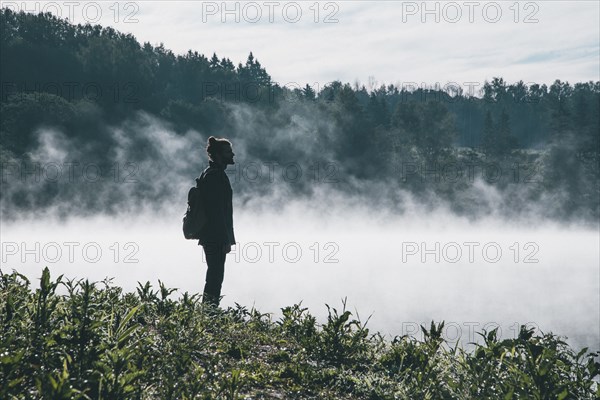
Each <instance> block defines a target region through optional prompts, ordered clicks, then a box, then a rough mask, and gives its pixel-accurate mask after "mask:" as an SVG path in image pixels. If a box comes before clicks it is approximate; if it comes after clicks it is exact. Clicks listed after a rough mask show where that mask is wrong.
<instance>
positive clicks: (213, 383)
mask: <svg viewBox="0 0 600 400" xmlns="http://www.w3.org/2000/svg"><path fill="white" fill-rule="evenodd" d="M0 274H1V272H0ZM61 285H62V286H64V287H65V288H66V291H65V294H64V295H59V294H58V293H57V288H58V287H59V286H61ZM138 285H139V286H138V288H137V291H136V292H135V293H124V292H123V290H122V289H121V288H119V287H116V286H114V285H112V284H111V282H110V280H105V281H103V282H96V283H91V282H89V281H87V280H79V281H74V280H68V279H63V277H62V276H60V277H58V278H56V279H55V280H52V279H51V277H50V272H49V270H48V269H47V268H46V269H44V270H43V272H42V277H41V279H40V286H39V288H37V289H35V290H32V289H31V287H30V282H29V281H28V280H27V278H26V277H25V276H23V275H21V274H19V273H18V272H12V273H11V274H1V277H0V288H1V290H0V318H1V319H2V326H1V328H0V368H1V369H0V399H52V400H60V399H103V400H120V399H160V400H170V399H182V400H183V399H244V398H247V399H250V398H251V399H505V400H509V399H561V400H562V399H577V400H580V399H595V398H598V396H599V395H600V389H598V384H597V381H598V377H599V376H600V375H599V374H600V372H599V371H600V364H599V363H598V362H597V361H596V360H597V357H598V353H594V352H588V349H583V350H581V351H579V352H575V351H574V350H572V349H571V348H570V347H569V346H568V345H567V344H566V343H565V342H564V341H562V340H561V339H560V337H558V336H555V335H553V334H551V333H548V334H544V335H536V334H535V332H534V331H533V330H530V329H527V328H526V327H524V326H522V327H521V331H520V333H519V335H518V337H517V338H515V339H506V340H499V339H498V338H497V336H496V331H495V330H494V331H490V332H481V333H480V335H481V336H482V338H483V340H482V343H481V344H477V345H475V349H474V350H473V351H470V352H467V351H465V350H463V349H462V348H460V347H458V346H456V347H454V348H452V347H450V346H448V344H447V343H445V341H444V339H443V337H442V334H441V333H442V330H443V326H444V323H443V322H441V323H439V324H436V323H434V322H432V323H431V326H430V327H429V328H428V329H427V328H425V327H422V330H423V334H424V336H423V338H424V339H423V340H417V339H415V338H412V337H408V336H399V337H396V338H394V339H393V340H391V341H390V340H385V339H384V337H383V336H382V335H381V334H379V333H371V332H370V331H369V330H368V329H367V328H366V326H365V324H364V323H362V322H361V321H360V320H358V319H355V318H354V317H353V314H352V313H351V312H350V311H347V310H346V304H345V303H343V305H342V309H341V310H340V311H338V310H337V309H335V308H333V307H329V306H327V308H328V311H329V313H328V314H329V315H328V318H327V321H326V322H325V323H324V324H318V323H317V321H316V319H315V318H314V317H313V316H312V315H311V314H310V313H309V311H308V310H307V309H306V308H302V306H301V305H300V304H296V305H293V306H290V307H285V308H283V309H282V312H283V316H282V317H281V319H279V320H277V321H272V319H271V316H270V315H269V314H262V313H260V312H259V311H258V310H255V309H251V310H248V309H247V308H245V307H243V306H240V305H236V307H235V308H228V309H226V310H221V309H216V310H215V309H210V308H205V307H203V306H202V304H201V303H200V302H199V300H200V299H199V296H198V295H197V294H189V293H187V292H186V293H184V294H183V295H182V296H180V298H179V299H178V300H174V299H171V297H173V292H174V289H169V288H167V287H165V286H164V285H163V284H162V283H161V282H160V281H159V286H158V287H157V288H153V287H152V286H151V285H150V283H146V284H144V285H142V284H138Z"/></svg>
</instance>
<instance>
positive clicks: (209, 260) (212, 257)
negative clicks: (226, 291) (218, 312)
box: [202, 244, 226, 306]
mask: <svg viewBox="0 0 600 400" xmlns="http://www.w3.org/2000/svg"><path fill="white" fill-rule="evenodd" d="M202 247H203V248H204V255H205V256H206V264H207V266H208V269H207V270H206V284H205V285H204V295H203V297H202V303H205V304H212V305H214V306H218V305H219V301H220V300H221V285H222V284H223V275H224V273H225V256H226V254H225V253H224V252H223V245H222V244H218V245H213V244H211V245H208V244H206V245H204V246H202Z"/></svg>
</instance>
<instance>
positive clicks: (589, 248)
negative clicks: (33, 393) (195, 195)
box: [0, 105, 600, 349]
mask: <svg viewBox="0 0 600 400" xmlns="http://www.w3.org/2000/svg"><path fill="white" fill-rule="evenodd" d="M286 106H288V105H286ZM231 107H234V106H231ZM235 107H237V106H235ZM290 107H291V106H290ZM301 107H303V106H301V105H297V106H296V109H294V112H295V114H294V117H293V118H291V119H290V127H289V129H281V130H277V131H271V132H269V134H270V136H269V138H270V139H269V140H267V139H264V138H261V127H264V126H265V122H264V121H262V122H261V117H260V115H258V113H257V114H250V113H249V112H248V110H247V109H244V108H243V107H241V106H240V107H239V109H237V110H236V112H235V115H237V117H238V120H236V121H233V122H232V124H233V126H234V127H235V129H234V130H233V132H235V135H234V138H233V143H234V152H235V153H236V159H237V164H236V166H234V167H233V168H230V179H231V181H232V186H233V191H234V227H235V232H236V239H237V241H238V244H237V246H235V247H234V251H233V252H232V253H231V254H230V255H229V256H228V258H227V261H226V266H225V268H226V271H225V281H224V284H223V295H224V296H225V297H224V299H223V302H222V305H223V306H234V305H235V304H236V303H238V304H241V305H243V306H246V307H248V308H250V307H256V308H257V309H258V310H260V311H261V312H263V313H272V314H273V318H275V319H276V318H278V316H279V315H280V309H281V308H282V307H285V306H289V305H292V304H295V303H298V302H302V304H303V306H305V307H308V308H309V310H310V312H311V313H312V314H313V315H316V316H317V317H318V320H319V321H321V322H323V321H324V319H325V317H326V315H327V314H326V313H327V309H326V307H325V304H329V305H330V306H332V307H335V308H337V309H338V310H339V309H340V308H341V307H342V299H345V298H347V303H346V304H347V307H348V309H349V310H350V311H353V312H357V313H358V315H359V316H360V319H361V320H362V321H366V320H367V319H368V318H369V317H370V319H369V322H368V325H367V326H368V327H370V328H371V330H373V331H380V332H381V333H382V334H385V335H388V337H393V336H395V335H402V334H413V333H417V337H418V330H417V327H418V325H419V324H427V325H428V324H429V323H430V321H431V320H434V321H436V322H440V321H442V320H444V321H446V326H447V327H448V329H447V330H446V331H445V333H444V334H445V337H446V338H447V339H449V340H450V341H453V340H456V339H457V338H458V337H459V336H460V337H461V341H462V343H463V344H464V345H465V346H467V343H468V342H470V341H474V340H477V337H476V336H475V335H474V334H473V332H474V331H481V330H482V329H483V328H486V329H488V330H490V329H493V328H494V327H496V326H499V327H500V329H501V332H499V333H500V336H501V337H503V338H509V337H514V336H515V334H516V333H517V332H518V327H517V326H518V325H520V324H527V323H529V324H533V325H534V326H537V327H538V328H539V329H540V330H541V331H543V332H550V331H552V332H553V333H555V334H560V335H564V336H567V337H568V338H569V339H568V342H569V343H570V344H572V345H573V346H575V347H583V346H589V347H591V348H592V349H598V348H600V343H599V341H600V294H599V293H600V276H599V269H598V265H600V255H599V251H600V250H599V240H600V238H599V232H598V226H597V222H591V221H589V220H588V221H587V223H579V222H573V221H572V222H569V223H567V222H557V221H554V220H552V219H549V218H543V217H542V216H544V215H547V214H548V213H547V212H546V211H547V208H548V206H549V205H552V204H553V202H557V201H558V200H559V199H560V198H561V193H560V192H557V193H548V194H544V195H542V196H541V197H540V201H539V202H538V203H535V204H531V203H527V204H526V203H525V202H523V203H519V191H518V190H511V191H508V190H507V191H505V192H498V190H497V189H495V188H493V187H492V186H490V185H488V184H486V183H485V182H483V181H482V180H480V179H479V180H475V182H473V184H471V185H467V186H465V188H464V191H463V190H462V189H461V190H457V193H459V194H460V196H458V197H457V198H456V202H458V203H460V206H461V207H460V208H461V209H462V210H463V212H462V213H461V214H460V215H458V214H457V213H456V212H454V211H451V210H452V209H453V208H452V207H451V206H450V205H449V204H446V203H444V201H442V200H440V199H436V198H431V199H430V201H423V197H418V198H417V197H414V195H413V194H411V192H410V191H408V190H403V189H402V188H399V187H398V186H395V185H388V184H386V182H385V181H369V180H359V179H356V178H354V177H351V176H346V175H344V171H343V170H342V169H336V168H337V167H339V165H341V164H337V163H336V162H337V160H335V159H332V154H331V153H330V152H329V151H328V150H327V147H323V146H322V143H321V142H319V141H318V140H317V139H316V137H317V134H316V132H319V134H320V135H325V136H327V135H328V132H329V133H330V132H333V131H335V129H337V128H336V127H335V126H333V125H332V124H331V123H330V122H328V121H327V120H324V119H320V118H318V115H317V116H315V115H310V112H309V111H310V110H303V109H301ZM281 112H282V113H284V114H285V113H289V112H290V111H289V110H287V111H281ZM273 118H277V116H275V117H273ZM90 135H91V133H90ZM207 136H208V132H195V131H188V132H185V133H175V132H174V131H173V130H172V128H171V127H170V126H169V125H168V124H166V123H164V122H162V121H160V120H159V119H157V118H155V117H152V116H150V115H148V114H145V113H140V114H138V115H136V116H135V117H133V118H132V119H131V120H130V121H127V122H126V123H124V124H122V125H120V126H106V127H105V128H104V130H103V131H102V132H100V133H98V137H97V138H96V139H94V140H90V138H87V139H85V138H84V139H81V140H78V139H76V138H68V137H66V136H65V134H63V133H62V132H61V131H60V130H58V129H54V128H51V127H41V128H40V129H39V130H38V132H37V138H38V145H37V147H36V148H34V149H32V151H31V153H30V154H28V157H29V161H30V163H29V164H28V165H27V166H25V165H24V164H21V163H19V162H17V161H14V160H12V161H11V160H8V161H7V162H3V165H2V167H3V169H2V183H3V185H2V186H3V188H2V190H3V194H2V199H1V204H0V210H1V212H2V224H1V241H2V260H1V268H2V271H3V273H7V272H10V271H11V270H12V269H16V270H17V271H18V272H20V273H23V274H25V275H26V276H27V277H28V278H29V279H30V280H31V281H32V285H33V286H34V287H35V286H37V284H38V280H37V279H38V278H39V277H40V276H41V271H42V268H43V267H44V266H48V267H49V268H50V270H51V273H52V275H53V276H54V277H56V276H58V275H59V274H64V275H65V277H66V278H83V279H90V280H92V281H100V280H102V279H104V278H106V277H113V278H114V283H115V284H117V285H120V286H122V287H123V288H124V289H125V290H126V291H134V290H135V288H136V286H137V282H146V281H150V282H151V283H152V284H153V285H154V286H155V287H156V286H157V285H158V280H159V279H160V280H161V281H162V282H164V283H165V285H166V286H168V287H174V288H178V292H177V293H178V294H182V293H183V292H185V291H188V292H193V293H197V292H201V291H202V289H203V285H204V274H205V271H206V264H205V263H203V259H202V249H201V247H199V246H198V245H197V244H196V243H195V242H194V241H190V240H185V239H184V237H183V234H182V229H181V225H182V224H181V219H182V217H183V213H184V211H185V208H186V193H187V190H188V189H189V187H190V186H192V185H193V184H194V177H195V176H197V175H199V173H200V171H201V170H202V167H203V164H206V160H205V154H204V150H203V147H204V145H205V143H206V138H207ZM107 143H110V145H109V144H107ZM278 151H280V152H281V153H282V154H283V155H280V156H279V157H275V156H272V155H273V154H277V152H278ZM257 155H260V156H261V157H257ZM269 156H272V157H269ZM272 160H276V161H277V162H278V164H276V165H275V164H269V162H271V161H272ZM327 160H329V161H328V162H329V164H323V161H327ZM257 165H258V168H259V169H260V170H261V172H260V174H256V170H255V169H253V168H255V167H256V166H257ZM290 165H291V166H293V168H291V169H288V170H286V166H290ZM270 166H273V168H274V169H272V170H269V168H270ZM315 166H316V167H317V168H318V170H317V173H316V172H315V169H314V167H315ZM330 166H333V170H328V169H327V168H328V167H330ZM322 167H323V168H324V169H322V170H321V169H320V168H322ZM269 171H271V172H272V174H270V173H269ZM299 171H301V172H302V173H299ZM332 171H333V172H334V173H333V174H332V173H331V172H332ZM286 173H289V174H291V175H286ZM315 173H316V175H315ZM290 176H291V178H290ZM315 176H317V177H318V179H316V178H315ZM328 178H332V179H328ZM463 183H464V182H459V183H458V184H463ZM517 189H518V188H517ZM515 202H516V204H518V205H519V209H517V210H515V209H514V207H513V208H512V209H511V208H510V207H507V204H509V205H510V204H515ZM513 211H514V213H513Z"/></svg>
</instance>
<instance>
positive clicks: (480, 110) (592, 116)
mask: <svg viewBox="0 0 600 400" xmlns="http://www.w3.org/2000/svg"><path fill="white" fill-rule="evenodd" d="M0 23H1V32H0V36H1V43H0V46H1V52H2V61H1V64H0V73H1V77H2V86H1V93H0V112H1V114H2V119H1V122H0V135H1V139H2V140H1V148H0V159H1V162H2V184H3V191H2V195H1V196H2V198H1V200H2V209H3V211H5V212H6V215H7V216H8V217H10V216H14V215H17V214H18V213H20V212H23V211H25V210H32V209H33V210H43V209H46V208H48V207H54V206H57V205H58V204H63V203H65V201H66V200H68V199H69V198H72V196H73V194H74V193H76V194H77V196H79V197H80V198H81V199H82V202H80V203H78V204H77V205H69V206H66V207H67V208H66V209H65V212H73V213H76V212H80V213H85V212H98V211H100V212H115V210H117V209H121V210H122V209H127V206H128V204H130V203H131V202H134V203H135V202H140V201H141V202H150V203H152V204H161V202H164V201H167V197H165V192H168V191H170V189H172V188H171V187H166V186H165V187H156V186H157V185H158V186H160V185H159V184H158V183H157V184H156V185H155V186H152V185H149V184H147V182H148V181H150V180H151V176H152V174H151V173H150V172H149V171H147V169H145V168H146V167H147V165H148V164H144V162H146V161H149V160H150V159H152V160H153V162H154V161H156V160H160V159H161V157H162V158H164V157H165V155H164V154H162V153H161V152H162V149H161V146H159V145H158V144H157V143H156V138H154V139H153V138H151V137H150V136H149V135H147V134H146V133H144V130H146V131H147V128H148V126H149V125H153V124H154V125H156V124H155V122H153V121H160V124H164V125H163V126H164V127H165V129H166V130H168V131H169V132H171V133H172V134H173V135H175V136H174V137H179V138H188V137H189V136H188V135H189V133H190V132H192V133H194V134H195V135H196V136H195V137H194V138H195V139H194V140H192V141H189V142H185V146H188V147H189V149H187V150H188V152H190V153H194V154H195V157H196V158H200V157H201V156H202V154H201V153H202V152H201V150H202V147H203V145H204V143H205V140H206V138H207V137H208V136H209V135H216V136H225V137H228V138H230V139H231V140H232V142H233V143H234V147H235V146H236V143H237V144H243V146H238V148H243V153H241V154H239V158H240V159H242V160H243V162H242V163H241V165H240V166H239V168H240V170H239V171H238V172H240V171H242V172H243V168H244V167H245V166H247V165H248V164H250V163H257V162H259V163H261V164H260V165H262V166H265V165H270V164H273V163H276V164H277V165H284V166H286V165H289V164H291V163H298V164H297V165H304V166H305V167H306V165H309V167H306V168H307V169H306V170H304V171H305V172H306V171H308V169H311V168H313V167H314V166H317V167H316V169H319V170H320V171H317V172H321V174H315V175H319V177H320V178H319V179H318V181H319V183H324V182H323V181H327V182H325V183H329V184H330V186H331V187H332V188H334V189H335V190H337V191H340V192H341V193H352V194H356V195H358V196H365V198H372V197H374V196H375V197H377V198H378V200H377V201H384V200H382V199H385V202H386V206H391V207H392V208H393V207H399V208H401V207H400V206H398V204H399V203H401V200H398V198H399V197H398V195H397V193H399V192H402V193H405V194H409V195H410V196H411V197H412V198H415V199H417V200H418V201H420V202H423V203H425V204H429V203H434V202H438V201H440V200H441V201H443V202H444V203H445V204H446V205H447V206H448V207H449V209H451V210H452V211H453V212H456V213H458V214H464V215H468V216H475V217H476V216H478V215H482V214H487V213H490V212H496V211H497V212H499V213H500V214H501V215H504V216H506V217H507V218H510V217H520V216H522V215H523V214H527V215H531V214H533V215H536V216H540V217H543V218H550V219H559V220H572V221H584V222H590V221H592V222H593V221H595V220H596V219H597V218H598V217H599V216H600V210H599V206H598V200H599V198H600V197H599V194H600V189H599V186H598V178H599V176H600V168H599V165H600V162H599V161H600V157H599V148H600V142H599V138H600V82H577V83H574V84H571V83H569V82H563V81H561V80H559V79H557V80H556V81H555V82H554V83H552V84H551V85H549V86H548V85H546V84H537V83H524V82H522V81H519V82H515V83H508V82H506V81H505V80H504V79H503V78H501V77H495V78H493V79H492V80H491V81H486V82H482V84H481V85H480V87H479V88H478V90H476V91H475V92H474V93H469V91H468V90H465V88H464V87H459V86H453V85H450V86H448V85H446V86H445V88H440V87H436V86H435V85H431V86H430V87H423V86H422V85H421V86H420V87H415V86H410V85H409V86H406V85H404V86H402V87H398V86H396V85H393V84H389V85H381V86H379V87H373V88H371V89H369V90H367V88H365V86H364V85H360V84H358V83H355V84H350V83H343V82H340V81H334V82H330V83H328V84H326V85H324V86H323V87H320V88H319V87H314V86H310V85H308V84H296V83H294V84H290V83H285V84H284V83H281V82H279V83H278V82H274V81H273V80H272V78H271V76H270V75H269V73H268V72H267V70H266V69H265V67H264V66H263V65H262V64H261V63H260V62H259V61H258V59H257V57H255V55H254V54H253V53H250V54H249V55H248V58H247V60H246V61H245V63H238V65H235V64H234V62H233V61H232V60H230V59H229V58H227V57H219V56H217V55H216V54H213V55H212V56H205V55H203V54H200V53H198V52H197V51H193V50H189V51H188V52H187V53H185V54H179V55H176V54H174V53H173V52H172V51H170V50H168V49H166V48H165V47H164V45H163V44H160V45H152V44H150V43H143V44H141V43H139V42H138V41H137V39H136V38H135V37H134V36H132V35H131V34H124V33H121V32H118V31H116V30H114V29H113V28H110V27H102V26H100V25H94V26H93V25H89V24H86V25H81V24H80V25H73V24H71V23H70V22H69V21H67V20H63V19H59V18H56V17H54V16H52V15H51V14H49V13H48V14H38V15H34V14H27V13H23V12H20V13H15V12H13V11H11V10H8V9H2V10H1V11H0ZM349 67H350V66H349ZM40 129H42V130H46V131H48V130H49V131H50V132H54V133H53V134H55V135H58V136H56V137H60V141H61V142H64V143H69V144H70V145H71V146H72V147H73V148H75V149H77V151H78V153H77V157H79V158H78V160H84V159H85V160H93V162H95V163H97V165H99V166H100V168H104V167H106V168H110V166H111V165H113V164H114V163H115V160H116V159H115V157H114V154H116V153H119V152H120V151H121V152H122V150H123V146H125V145H124V142H126V143H127V144H126V146H128V147H127V149H126V152H127V155H126V160H127V161H126V162H125V161H123V160H124V159H120V162H121V161H122V162H123V163H127V164H128V165H129V166H131V165H135V169H136V174H137V177H138V178H140V179H139V180H138V185H137V187H136V189H135V190H131V189H128V190H127V191H124V190H123V189H121V188H119V190H115V187H114V185H112V186H111V185H108V184H106V185H101V184H99V183H98V182H95V186H94V187H95V188H96V189H95V190H98V191H104V190H109V191H110V192H111V195H110V196H109V197H110V198H111V200H110V202H102V203H99V202H97V201H95V200H94V197H86V195H85V194H83V193H82V192H83V191H85V190H83V188H84V187H85V184H86V183H89V182H84V181H85V179H82V182H81V185H73V184H72V183H73V182H72V181H69V182H66V183H68V184H69V185H68V187H67V185H66V183H65V182H63V181H61V180H52V179H41V180H40V179H37V178H38V177H37V176H36V177H35V178H36V179H35V180H36V182H35V183H36V184H35V185H34V186H35V187H34V188H33V189H32V185H31V184H29V183H31V182H30V181H31V179H29V178H31V177H28V176H24V175H28V174H29V175H32V174H33V175H35V174H37V172H35V168H37V167H39V165H38V166H37V167H36V166H35V165H34V164H35V163H36V162H39V157H38V158H36V157H34V156H32V155H35V154H36V151H37V152H38V153H39V151H40V149H41V147H40V146H41V145H40V143H42V142H43V140H42V139H40V137H41V136H43V135H41V133H40V132H41V131H40ZM116 131H118V132H119V134H115V132H116ZM56 132H59V133H56ZM122 135H125V137H126V138H127V141H125V140H124V139H123V137H122ZM56 137H55V139H56ZM153 140H154V142H153ZM36 149H37V150H36ZM185 150H186V149H185V148H184V151H185ZM186 159H187V157H186ZM63 161H64V160H63ZM244 163H245V164H244ZM303 163H304V164H303ZM192 164H193V163H192ZM32 165H33V166H32ZM152 165H155V164H152ZM121 167H123V166H122V165H121ZM42 168H43V166H42ZM150 168H151V169H153V168H154V167H150ZM265 168H266V167H265ZM321 169H322V170H321ZM160 170H161V171H163V172H164V171H169V173H171V172H173V171H175V170H177V172H176V175H177V177H179V178H181V177H182V176H186V177H187V178H186V179H189V177H191V176H193V175H194V174H196V173H198V167H197V166H196V165H187V166H175V165H173V163H172V161H170V160H162V164H161V168H160ZM31 171H34V173H32V172H31ZM246 172H247V171H246ZM165 173H166V172H165ZM304 176H305V177H306V176H308V173H305V175H304ZM311 176H312V175H311ZM324 176H325V177H326V178H327V177H329V178H333V179H331V180H329V181H328V180H327V179H324V178H323V177H324ZM312 181H313V182H311V181H309V180H308V179H286V180H285V181H284V182H278V183H280V184H282V185H284V186H286V191H288V192H289V193H291V195H293V196H298V197H302V196H310V195H311V194H312V193H313V191H314V190H315V185H314V179H313V180H312ZM155 183H156V182H155ZM270 183H272V182H268V181H264V180H261V181H260V182H258V181H257V180H248V179H245V180H244V179H242V181H241V182H239V185H237V189H236V190H237V191H238V192H239V193H240V196H242V197H243V198H250V197H252V196H256V195H264V194H265V193H270V192H272V191H273V190H274V189H273V188H272V187H271V186H272V185H270ZM165 185H168V184H167V183H165ZM373 185H379V186H376V187H377V188H379V187H384V188H385V192H386V193H383V194H382V193H380V192H381V190H379V189H375V187H374V186H373ZM482 187H485V191H486V192H487V191H489V190H492V191H493V192H494V193H499V194H500V196H499V197H500V198H501V199H502V200H501V201H499V202H496V203H494V204H492V203H491V202H490V200H489V199H488V198H486V196H485V193H484V189H482ZM375 192H378V193H375ZM41 193H43V196H40V194H41ZM107 196H108V195H107Z"/></svg>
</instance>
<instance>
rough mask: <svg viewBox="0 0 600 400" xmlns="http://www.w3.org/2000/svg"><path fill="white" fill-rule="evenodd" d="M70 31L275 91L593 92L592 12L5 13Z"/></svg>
mask: <svg viewBox="0 0 600 400" xmlns="http://www.w3.org/2000/svg"><path fill="white" fill-rule="evenodd" d="M2 6H3V7H10V8H12V9H26V10H29V11H48V12H52V13H53V14H56V15H61V16H62V17H69V18H70V20H71V21H73V22H74V23H85V22H91V23H99V24H102V25H105V26H106V25H110V26H113V27H114V28H115V29H118V30H120V31H122V32H128V33H132V34H134V35H135V36H136V38H137V39H138V41H140V42H150V43H151V44H153V45H158V44H159V43H164V45H165V47H166V48H169V49H171V50H173V51H174V52H175V53H177V54H181V53H185V52H187V50H188V49H192V50H195V51H198V52H200V53H202V54H204V55H206V56H207V57H210V56H211V55H212V54H213V53H216V54H217V55H218V56H219V57H220V58H222V57H227V58H230V59H231V60H232V61H233V62H234V63H235V64H236V65H237V63H239V62H245V60H246V58H247V56H248V54H249V53H250V52H253V54H254V55H255V57H256V58H257V59H258V60H259V61H260V62H261V64H262V65H263V66H264V67H265V68H266V69H267V72H269V73H270V74H271V76H272V78H273V80H274V81H276V82H278V83H279V84H281V85H287V86H289V87H295V86H297V85H299V86H304V85H306V84H309V85H311V86H313V87H322V85H324V84H326V83H328V82H331V81H333V80H341V81H342V82H348V83H352V84H353V83H355V82H359V83H360V84H364V85H365V86H366V87H367V88H369V89H370V88H372V87H379V86H380V85H381V84H386V85H387V84H390V83H392V84H396V85H398V86H400V87H402V86H411V87H412V86H415V85H417V86H421V85H425V86H432V85H435V84H439V85H440V86H442V87H443V86H444V85H446V84H448V83H450V82H452V85H453V86H456V85H455V84H459V85H460V86H461V87H462V88H463V90H465V91H467V92H468V91H473V92H475V91H476V90H477V88H479V87H481V86H482V85H483V82H484V81H485V80H490V79H491V78H493V77H496V76H500V77H503V78H504V79H505V80H506V81H507V82H509V83H513V82H516V81H518V80H523V81H524V82H530V83H540V84H541V83H546V84H550V83H552V82H553V81H554V80H555V79H561V80H563V81H569V82H572V83H573V82H581V81H590V80H593V81H598V80H600V2H597V1H536V2H531V1H530V2H526V1H521V2H515V1H496V2H493V1H473V2H469V1H456V2H447V1H444V2H437V1H429V2H427V3H425V2H421V1H418V2H413V1H336V2H333V1H320V2H316V1H298V2H289V1H256V2H253V1H228V2H222V1H168V2H167V1H154V0H147V1H129V2H127V1H123V2H115V1H96V2H86V1H83V2H69V1H66V2H60V1H58V2H47V1H41V2H27V4H25V2H22V1H3V2H2Z"/></svg>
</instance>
